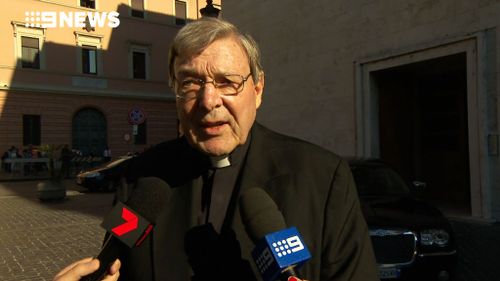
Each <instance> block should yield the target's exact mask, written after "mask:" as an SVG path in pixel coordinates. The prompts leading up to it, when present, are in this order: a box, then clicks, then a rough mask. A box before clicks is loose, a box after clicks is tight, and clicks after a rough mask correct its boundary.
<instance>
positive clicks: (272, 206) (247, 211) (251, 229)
mask: <svg viewBox="0 0 500 281" xmlns="http://www.w3.org/2000/svg"><path fill="white" fill-rule="evenodd" d="M240 211H241V218H242V220H243V224H244V225H245V229H246V231H247V233H248V235H249V236H250V238H251V239H252V240H253V241H254V243H257V241H258V240H260V239H261V238H263V237H264V236H265V235H267V234H269V233H272V232H276V231H279V230H282V229H284V228H286V223H285V218H284V217H283V214H281V212H280V211H279V209H278V206H276V203H274V201H273V199H272V198H271V197H270V196H269V195H268V194H267V193H266V192H265V191H264V190H263V189H261V188H251V189H248V190H246V191H244V192H243V193H242V195H241V196H240Z"/></svg>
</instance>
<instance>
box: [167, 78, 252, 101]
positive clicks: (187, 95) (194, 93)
mask: <svg viewBox="0 0 500 281" xmlns="http://www.w3.org/2000/svg"><path fill="white" fill-rule="evenodd" d="M251 75H252V73H249V74H248V75H247V76H246V77H244V76H241V75H239V74H226V75H219V76H217V77H215V78H214V79H213V80H212V81H205V80H203V79H196V78H185V79H180V80H179V79H177V78H175V81H176V82H177V83H178V89H177V91H176V92H177V93H176V96H177V98H179V99H194V98H196V97H198V94H199V93H200V92H201V91H200V90H201V89H202V88H204V87H205V85H206V84H213V85H214V88H216V89H217V92H218V93H219V95H221V96H235V95H237V94H239V93H240V92H241V91H242V90H243V88H244V87H245V82H246V81H247V80H248V78H250V76H251Z"/></svg>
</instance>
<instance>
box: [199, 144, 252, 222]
mask: <svg viewBox="0 0 500 281" xmlns="http://www.w3.org/2000/svg"><path fill="white" fill-rule="evenodd" d="M249 143H250V135H249V136H248V138H247V141H246V142H245V144H243V145H242V146H238V147H236V148H235V150H233V152H231V153H230V154H229V155H227V156H222V157H210V163H211V166H210V167H209V168H208V169H207V170H206V172H205V173H204V175H203V190H202V206H201V213H200V214H199V216H198V224H205V223H211V224H212V225H213V226H214V229H215V230H216V231H217V232H220V231H221V229H222V225H223V223H224V221H225V220H226V219H228V218H229V217H228V213H231V212H232V210H229V212H228V208H229V209H231V208H233V205H234V204H235V200H236V198H233V197H236V195H235V194H233V193H234V191H235V186H236V185H237V182H238V177H239V175H240V171H241V168H242V166H243V162H244V159H245V156H246V154H247V151H248V146H249Z"/></svg>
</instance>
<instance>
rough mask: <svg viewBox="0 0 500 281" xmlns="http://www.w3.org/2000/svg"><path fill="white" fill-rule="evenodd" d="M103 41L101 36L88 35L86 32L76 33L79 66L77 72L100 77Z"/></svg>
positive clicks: (77, 65)
mask: <svg viewBox="0 0 500 281" xmlns="http://www.w3.org/2000/svg"><path fill="white" fill-rule="evenodd" d="M102 40H103V36H101V35H88V34H87V33H85V32H79V31H75V41H76V45H77V46H79V48H76V55H77V57H76V58H77V64H76V71H77V72H79V73H80V72H81V73H83V74H93V75H98V74H102V73H103V69H102V53H101V50H102Z"/></svg>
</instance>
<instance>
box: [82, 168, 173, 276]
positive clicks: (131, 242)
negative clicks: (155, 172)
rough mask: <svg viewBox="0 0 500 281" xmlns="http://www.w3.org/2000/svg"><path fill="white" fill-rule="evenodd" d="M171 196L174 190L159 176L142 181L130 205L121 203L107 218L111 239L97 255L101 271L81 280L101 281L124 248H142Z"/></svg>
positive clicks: (136, 188)
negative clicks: (141, 245) (143, 242)
mask: <svg viewBox="0 0 500 281" xmlns="http://www.w3.org/2000/svg"><path fill="white" fill-rule="evenodd" d="M170 195H171V190H170V187H169V186H168V184H167V183H166V182H165V181H163V180H161V179H159V178H156V177H145V178H139V179H138V180H137V183H136V185H135V187H134V190H133V191H132V194H131V196H130V199H129V200H128V201H127V204H126V205H125V204H123V203H122V202H118V203H117V204H116V205H115V206H114V207H113V208H112V209H111V211H110V212H109V214H108V215H107V216H106V217H105V218H104V220H103V222H102V224H101V226H102V227H103V228H104V229H106V231H107V234H108V238H107V239H106V242H105V243H104V245H103V247H102V249H101V252H100V253H99V255H98V256H97V259H98V260H99V269H97V271H95V272H93V273H92V274H90V275H87V276H84V277H82V279H81V280H83V281H96V280H101V279H102V278H103V277H104V276H105V275H106V272H107V270H108V268H109V267H110V266H111V264H112V263H113V262H114V261H115V260H116V259H117V258H118V256H119V253H120V249H121V248H122V247H123V246H124V245H127V246H128V247H129V248H132V247H137V246H139V245H140V244H141V243H142V241H144V239H145V238H146V237H147V236H148V234H149V233H151V231H152V230H153V227H154V225H155V224H156V219H157V217H158V214H159V213H160V211H161V210H162V208H164V207H165V206H166V205H167V204H168V201H169V199H170Z"/></svg>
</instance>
